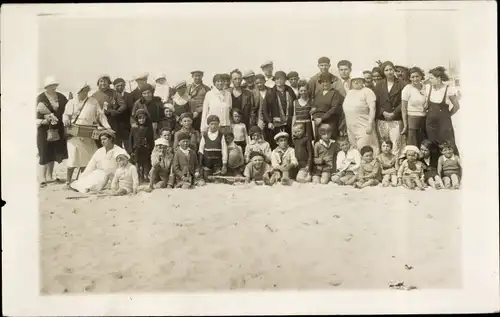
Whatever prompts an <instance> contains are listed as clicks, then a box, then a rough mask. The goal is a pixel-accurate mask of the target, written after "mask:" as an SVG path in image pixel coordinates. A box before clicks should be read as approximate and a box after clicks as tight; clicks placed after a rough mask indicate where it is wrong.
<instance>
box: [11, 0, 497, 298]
mask: <svg viewBox="0 0 500 317" xmlns="http://www.w3.org/2000/svg"><path fill="white" fill-rule="evenodd" d="M240 5H242V4H240ZM240 5H235V6H233V7H231V6H230V5H227V6H223V5H220V6H218V8H219V9H218V10H215V9H214V10H213V12H212V11H211V12H210V14H208V13H206V14H203V13H201V12H199V11H195V10H193V11H192V12H190V11H189V6H188V5H186V8H185V10H184V11H183V12H184V13H183V14H169V15H167V14H165V16H164V17H162V16H161V15H152V16H147V15H144V16H142V15H141V14H139V13H138V14H137V15H129V16H119V15H117V16H110V17H106V16H105V15H102V14H101V15H97V14H96V15H90V14H87V15H85V14H82V15H78V14H75V12H76V11H75V12H73V14H69V15H65V14H55V13H50V14H49V13H48V14H38V15H37V16H36V23H37V26H38V27H37V31H36V37H37V42H36V47H37V51H36V52H34V53H33V56H36V63H37V66H38V69H37V72H36V82H37V88H36V91H35V90H34V89H33V90H29V91H33V92H34V94H33V95H30V96H29V98H31V100H32V104H27V105H25V107H26V108H27V109H29V110H28V112H29V111H31V113H32V114H33V118H34V120H33V121H32V122H31V121H27V122H28V123H29V124H30V125H26V126H25V127H24V128H25V129H28V130H29V129H32V130H33V131H34V132H33V133H32V134H30V136H29V137H30V138H33V139H34V138H36V143H35V142H33V145H31V146H32V147H34V146H36V162H35V157H34V156H33V157H32V158H31V159H29V158H26V161H27V162H32V163H28V164H33V165H36V174H37V176H36V177H37V183H36V191H37V192H38V202H37V205H38V212H37V215H38V222H37V227H38V230H39V231H38V233H37V235H38V242H37V248H38V256H37V260H36V261H37V264H36V265H37V267H38V270H39V271H38V272H39V273H38V274H39V278H38V282H37V283H38V284H37V288H38V290H37V291H38V292H39V294H40V296H53V295H59V296H67V295H78V296H81V295H90V294H92V295H112V294H124V293H142V294H153V293H165V294H167V293H172V294H173V293H175V292H189V293H202V292H255V291H259V292H264V291H265V292H273V291H335V292H347V291H384V292H387V291H389V292H393V293H395V294H396V293H399V294H401V293H404V294H410V293H411V294H413V293H417V292H421V291H443V290H447V291H459V290H461V289H463V288H464V287H465V286H464V285H465V280H464V272H465V271H466V270H468V268H467V267H465V266H464V262H463V259H464V258H465V251H464V250H465V249H464V244H463V241H464V212H463V209H464V197H465V196H464V195H465V191H466V189H467V185H466V184H467V179H468V178H469V179H471V178H470V177H474V175H476V176H477V173H478V171H477V169H478V168H479V167H478V166H479V165H475V166H472V165H471V159H472V157H473V155H475V153H472V152H473V151H469V149H471V147H470V146H469V147H467V146H465V144H466V141H467V138H470V137H471V135H470V134H468V133H469V132H467V131H471V130H467V129H465V124H467V123H465V121H467V120H469V119H468V117H467V112H466V111H467V110H464V109H470V108H471V107H477V103H475V102H474V100H472V101H471V99H470V98H464V96H466V93H465V92H467V91H468V90H467V85H466V84H465V83H464V82H461V79H463V77H462V76H463V71H462V70H463V68H464V61H463V56H462V55H461V47H462V46H461V37H460V32H459V30H458V29H457V25H458V24H460V23H461V21H463V20H462V17H461V15H460V14H461V13H460V10H458V9H450V8H449V7H447V8H446V9H434V10H409V9H405V8H404V7H403V6H387V7H384V9H382V8H381V9H380V10H375V11H373V10H372V11H370V10H362V9H359V10H354V5H353V10H352V13H349V11H346V10H344V9H342V8H344V7H341V6H340V5H339V11H336V10H335V7H333V6H332V7H329V8H330V9H329V10H321V9H317V11H314V10H313V9H311V10H305V9H300V8H297V9H293V6H292V4H288V7H287V4H286V3H283V8H286V9H284V11H283V12H282V13H281V14H280V13H279V10H277V9H276V8H275V7H273V8H274V9H272V10H271V9H270V10H266V9H265V8H266V5H265V4H260V5H261V6H260V7H259V8H260V9H256V10H254V11H245V8H244V7H243V6H240ZM248 5H249V7H248V8H250V4H248ZM256 5H257V4H256ZM274 5H276V4H274ZM73 6H74V8H77V7H78V6H79V5H73ZM380 6H383V4H380ZM145 8H147V5H145V7H143V9H145ZM171 8H172V9H173V10H174V9H175V8H178V6H175V5H172V7H171ZM191 8H193V7H191ZM214 8H215V7H214ZM269 8H271V7H269ZM325 8H326V7H325ZM357 8H360V7H357ZM340 9H342V10H340ZM249 10H250V9H249ZM287 10H288V11H287ZM179 12H180V11H179ZM238 12H239V13H241V14H239V15H238V14H236V13H238ZM243 12H246V13H247V14H243ZM250 12H252V13H250ZM256 12H258V14H257V13H256ZM346 12H347V13H346ZM233 13H234V14H233ZM2 44H4V41H3V39H2ZM2 62H3V60H2ZM3 82H4V80H3V79H2V83H3ZM461 83H462V85H461ZM2 103H4V102H2ZM471 103H472V104H471ZM3 107H4V108H5V107H9V104H5V103H4V105H3ZM3 111H4V109H2V124H3V123H4V121H5V120H11V119H13V118H10V117H9V118H5V117H4V116H3ZM464 111H465V114H464ZM478 111H479V110H478ZM35 131H36V132H35ZM475 135H476V136H475V137H477V138H478V140H476V143H477V142H479V141H480V140H481V138H482V136H481V132H480V129H479V130H477V132H475ZM34 152H35V151H34ZM34 152H33V153H34ZM476 154H477V153H476ZM496 158H497V157H496ZM474 164H475V163H474ZM4 168H5V167H2V169H4ZM471 174H472V176H470V175H471ZM469 184H470V183H469ZM468 188H469V190H470V185H469V187H468ZM4 198H5V199H7V205H8V204H9V201H8V199H9V197H4Z"/></svg>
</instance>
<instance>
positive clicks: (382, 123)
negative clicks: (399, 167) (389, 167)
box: [375, 61, 406, 156]
mask: <svg viewBox="0 0 500 317" xmlns="http://www.w3.org/2000/svg"><path fill="white" fill-rule="evenodd" d="M381 69H382V71H383V72H384V77H385V79H383V80H381V81H380V82H379V83H378V84H377V85H376V86H375V96H376V97H377V102H376V105H377V116H376V118H377V130H378V134H379V137H380V139H381V140H384V139H388V140H391V141H392V144H393V147H392V154H394V155H396V156H399V153H400V152H401V151H402V149H403V148H404V139H403V137H402V135H401V132H402V131H403V121H402V117H401V92H402V91H403V88H404V87H405V86H406V84H405V83H404V82H402V81H400V80H398V79H397V78H396V76H395V75H394V64H393V63H392V62H389V61H387V62H384V63H383V64H382V66H381Z"/></svg>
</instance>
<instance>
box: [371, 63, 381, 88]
mask: <svg viewBox="0 0 500 317" xmlns="http://www.w3.org/2000/svg"><path fill="white" fill-rule="evenodd" d="M372 79H373V86H377V83H378V82H379V81H381V80H382V79H384V73H383V72H382V70H381V69H380V67H373V69H372Z"/></svg>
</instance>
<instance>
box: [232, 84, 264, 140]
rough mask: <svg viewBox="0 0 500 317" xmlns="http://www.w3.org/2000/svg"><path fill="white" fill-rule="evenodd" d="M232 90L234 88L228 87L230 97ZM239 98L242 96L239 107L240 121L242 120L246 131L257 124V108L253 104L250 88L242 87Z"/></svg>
mask: <svg viewBox="0 0 500 317" xmlns="http://www.w3.org/2000/svg"><path fill="white" fill-rule="evenodd" d="M233 90H234V88H229V93H230V94H231V98H233ZM241 98H242V99H241V109H240V111H241V122H243V123H244V124H245V125H246V127H247V131H248V130H249V129H250V127H252V126H254V125H255V124H257V115H258V108H257V107H256V106H255V102H254V98H253V94H252V92H251V91H250V90H247V89H242V90H241ZM231 118H232V112H231Z"/></svg>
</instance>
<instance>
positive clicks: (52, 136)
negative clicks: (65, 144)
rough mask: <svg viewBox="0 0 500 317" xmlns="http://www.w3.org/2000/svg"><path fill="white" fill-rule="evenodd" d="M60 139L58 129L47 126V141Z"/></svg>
mask: <svg viewBox="0 0 500 317" xmlns="http://www.w3.org/2000/svg"><path fill="white" fill-rule="evenodd" d="M60 139H61V136H60V135H59V130H57V128H49V129H48V130H47V141H48V142H55V141H59V140H60Z"/></svg>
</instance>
